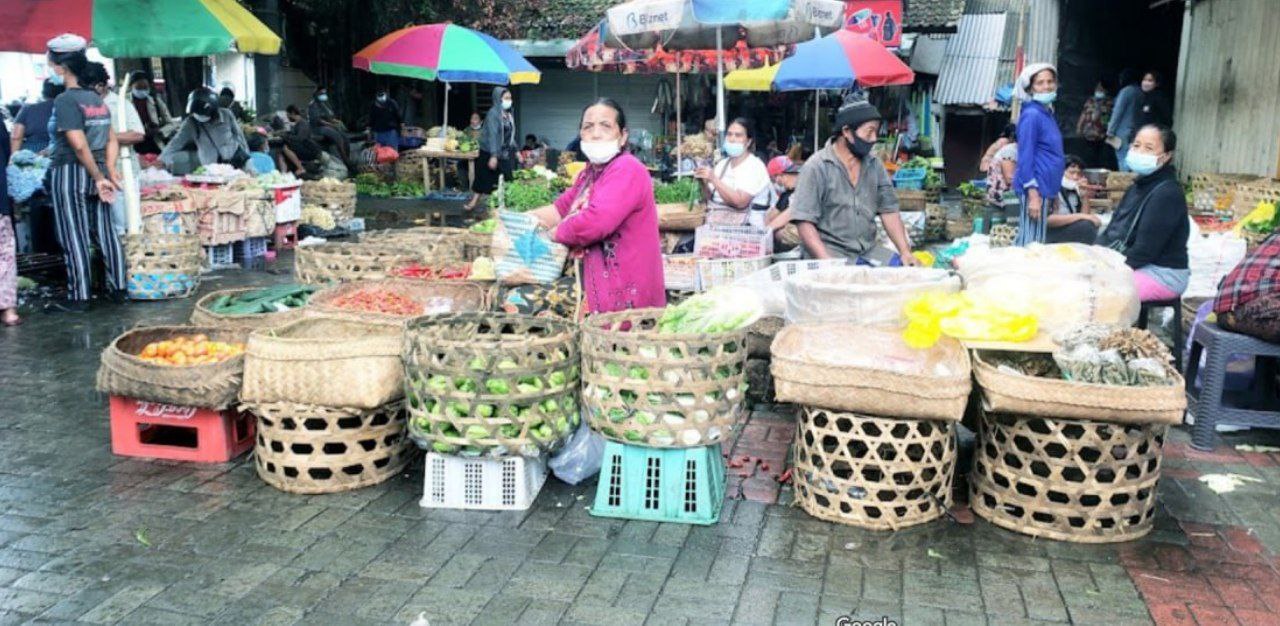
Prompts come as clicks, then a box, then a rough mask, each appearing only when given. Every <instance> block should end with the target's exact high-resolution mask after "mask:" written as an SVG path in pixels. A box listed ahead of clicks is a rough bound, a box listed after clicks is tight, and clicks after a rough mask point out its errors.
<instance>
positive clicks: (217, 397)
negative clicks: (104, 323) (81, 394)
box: [97, 326, 245, 409]
mask: <svg viewBox="0 0 1280 626" xmlns="http://www.w3.org/2000/svg"><path fill="white" fill-rule="evenodd" d="M181 335H206V336H207V337H208V338H209V339H210V340H211V341H223V342H227V343H235V342H240V341H244V335H243V333H240V332H237V331H235V330H230V329H225V328H212V327H206V326H151V327H146V328H135V329H133V330H130V331H128V332H126V333H124V334H122V335H120V336H119V337H116V338H115V340H114V341H112V342H111V344H110V345H108V346H107V348H106V349H105V350H103V351H102V364H101V366H100V367H99V368H98V379H97V388H98V391H101V392H102V393H106V394H110V395H113V396H124V397H126V398H137V399H138V400H146V401H148V402H161V403H165V404H174V405H178V406H194V407H203V408H210V409H224V408H226V407H228V406H231V404H232V403H234V402H235V399H236V394H237V393H238V392H239V391H240V380H241V378H242V376H243V374H244V361H245V359H244V356H243V355H240V356H235V357H232V358H230V359H227V360H225V361H222V362H220V363H206V364H203V365H186V366H176V365H161V364H159V363H150V362H147V361H143V360H142V359H141V358H140V357H139V356H138V355H139V354H141V353H142V349H143V348H145V347H146V346H147V344H150V343H153V342H156V341H164V340H166V339H173V338H174V337H177V336H181Z"/></svg>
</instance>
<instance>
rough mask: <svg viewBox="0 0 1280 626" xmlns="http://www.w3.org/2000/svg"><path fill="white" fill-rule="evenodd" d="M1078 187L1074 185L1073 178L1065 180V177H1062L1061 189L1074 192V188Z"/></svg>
mask: <svg viewBox="0 0 1280 626" xmlns="http://www.w3.org/2000/svg"><path fill="white" fill-rule="evenodd" d="M1078 187H1079V185H1078V184H1077V183H1076V179H1074V178H1067V177H1066V176H1063V177H1062V188H1063V189H1066V190H1068V191H1075V190H1076V188H1078Z"/></svg>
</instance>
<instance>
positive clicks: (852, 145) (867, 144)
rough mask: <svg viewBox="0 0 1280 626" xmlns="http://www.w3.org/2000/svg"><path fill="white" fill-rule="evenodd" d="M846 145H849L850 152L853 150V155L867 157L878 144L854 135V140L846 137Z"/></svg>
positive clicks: (861, 157) (860, 157)
mask: <svg viewBox="0 0 1280 626" xmlns="http://www.w3.org/2000/svg"><path fill="white" fill-rule="evenodd" d="M845 145H847V146H849V152H852V153H853V156H856V157H858V158H859V159H865V158H867V155H868V154H871V148H873V147H875V145H876V144H875V143H874V142H871V141H867V140H865V139H863V138H862V137H859V136H857V135H854V136H853V141H849V140H848V139H847V138H846V139H845Z"/></svg>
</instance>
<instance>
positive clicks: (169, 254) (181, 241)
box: [121, 233, 204, 298]
mask: <svg viewBox="0 0 1280 626" xmlns="http://www.w3.org/2000/svg"><path fill="white" fill-rule="evenodd" d="M121 244H123V247H124V256H125V261H126V262H127V263H128V266H127V267H128V278H129V282H130V283H134V282H138V281H141V282H153V281H155V280H158V281H160V282H159V283H158V284H156V285H155V286H156V287H157V288H156V289H152V290H151V294H150V295H151V296H154V297H157V298H159V297H167V298H185V297H187V296H189V295H191V294H192V293H193V292H194V291H195V290H196V287H198V286H199V285H200V267H201V264H202V263H203V262H204V255H203V252H202V251H201V249H200V238H199V237H198V236H197V235H195V234H192V233H184V234H149V235H125V236H124V237H123V238H122V239H121ZM183 275H185V276H187V277H188V278H189V280H187V281H182V280H179V279H178V277H180V276H183ZM166 276H172V277H174V278H173V280H167V279H165V278H164V277H166ZM147 279H151V281H148V280H147Z"/></svg>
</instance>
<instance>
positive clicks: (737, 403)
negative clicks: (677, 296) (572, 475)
mask: <svg viewBox="0 0 1280 626" xmlns="http://www.w3.org/2000/svg"><path fill="white" fill-rule="evenodd" d="M662 313H663V311H662V309H637V310H633V311H622V312H617V313H603V314H597V315H592V316H591V317H589V318H587V321H586V322H584V323H583V326H582V377H583V382H584V385H583V390H582V404H583V406H584V407H585V408H586V416H587V424H588V425H589V426H591V429H592V430H595V431H596V432H599V433H600V434H602V435H603V436H605V437H606V438H608V439H612V440H614V441H620V442H622V443H642V444H644V445H647V446H652V447H658V448H682V447H689V446H699V445H709V444H712V443H717V442H719V441H721V440H722V439H724V438H725V437H728V436H729V435H730V434H731V433H732V431H733V429H734V427H735V426H737V424H738V420H739V419H740V418H741V417H742V416H743V413H744V409H743V398H744V395H745V389H746V384H745V381H746V376H745V373H746V359H747V329H745V328H743V329H739V330H736V331H732V332H727V333H715V334H706V335H677V334H664V333H659V332H658V331H657V330H656V326H657V322H658V319H659V318H660V317H661V316H662Z"/></svg>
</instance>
